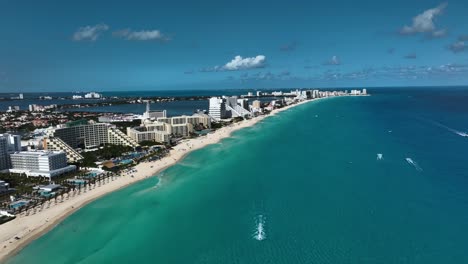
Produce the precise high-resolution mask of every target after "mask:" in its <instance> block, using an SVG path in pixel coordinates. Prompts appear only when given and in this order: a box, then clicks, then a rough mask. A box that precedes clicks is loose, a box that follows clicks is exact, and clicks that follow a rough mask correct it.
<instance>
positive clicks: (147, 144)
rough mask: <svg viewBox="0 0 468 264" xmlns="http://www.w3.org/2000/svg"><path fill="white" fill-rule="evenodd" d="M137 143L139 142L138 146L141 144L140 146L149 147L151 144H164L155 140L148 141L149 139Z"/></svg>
mask: <svg viewBox="0 0 468 264" xmlns="http://www.w3.org/2000/svg"><path fill="white" fill-rule="evenodd" d="M138 144H140V146H142V147H151V146H157V145H164V144H163V143H160V142H156V141H149V140H145V141H141V142H140V143H138Z"/></svg>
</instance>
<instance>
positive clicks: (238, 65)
mask: <svg viewBox="0 0 468 264" xmlns="http://www.w3.org/2000/svg"><path fill="white" fill-rule="evenodd" d="M265 63H266V57H265V56H264V55H257V56H255V57H250V58H242V57H241V56H239V55H237V56H236V57H234V59H233V60H231V61H230V62H228V63H226V64H225V65H224V66H223V67H222V68H223V69H224V70H227V71H237V70H245V69H254V68H263V67H265Z"/></svg>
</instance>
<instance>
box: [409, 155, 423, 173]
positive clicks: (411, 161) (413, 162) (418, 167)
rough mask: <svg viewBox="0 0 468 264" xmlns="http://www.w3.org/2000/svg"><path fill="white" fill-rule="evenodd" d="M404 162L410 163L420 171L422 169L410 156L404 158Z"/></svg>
mask: <svg viewBox="0 0 468 264" xmlns="http://www.w3.org/2000/svg"><path fill="white" fill-rule="evenodd" d="M406 162H408V164H410V165H412V166H413V167H414V168H415V169H416V170H417V171H422V170H423V169H422V168H421V167H420V166H419V165H418V163H417V162H416V161H414V160H412V159H411V158H406Z"/></svg>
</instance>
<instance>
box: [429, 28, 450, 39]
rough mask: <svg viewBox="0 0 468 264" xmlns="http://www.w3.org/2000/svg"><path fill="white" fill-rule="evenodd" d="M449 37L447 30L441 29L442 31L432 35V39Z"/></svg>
mask: <svg viewBox="0 0 468 264" xmlns="http://www.w3.org/2000/svg"><path fill="white" fill-rule="evenodd" d="M445 36H447V30H446V29H440V30H436V31H434V32H432V33H431V35H430V37H432V38H443V37H445Z"/></svg>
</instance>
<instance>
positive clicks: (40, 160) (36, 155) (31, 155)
mask: <svg viewBox="0 0 468 264" xmlns="http://www.w3.org/2000/svg"><path fill="white" fill-rule="evenodd" d="M10 159H11V169H10V172H13V173H25V174H26V176H28V177H29V176H32V177H37V176H43V177H49V178H52V177H55V176H58V175H61V174H64V173H67V172H70V171H74V170H76V166H74V165H67V157H66V155H65V153H64V152H51V151H20V152H15V153H13V154H10Z"/></svg>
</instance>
